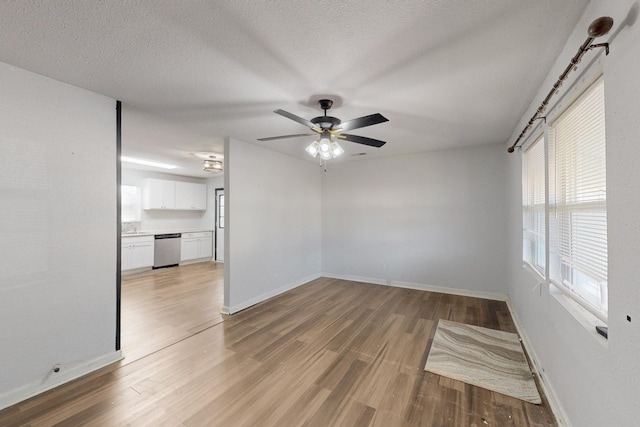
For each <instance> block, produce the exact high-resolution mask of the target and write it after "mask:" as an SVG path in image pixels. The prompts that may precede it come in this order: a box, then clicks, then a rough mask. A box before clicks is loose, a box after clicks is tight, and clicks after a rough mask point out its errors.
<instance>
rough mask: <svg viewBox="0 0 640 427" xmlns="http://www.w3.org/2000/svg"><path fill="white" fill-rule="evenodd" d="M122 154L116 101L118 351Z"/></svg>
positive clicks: (119, 117)
mask: <svg viewBox="0 0 640 427" xmlns="http://www.w3.org/2000/svg"><path fill="white" fill-rule="evenodd" d="M121 154H122V103H121V102H120V101H116V186H117V190H116V193H117V200H116V241H117V244H116V351H119V350H120V314H121V308H120V306H121V293H122V274H121V273H120V262H121V261H120V255H121V254H120V251H121V248H122V217H121V215H122V214H121V203H122V202H121V200H122V199H121V198H122V194H121V190H120V189H121V185H122V168H121V163H120V155H121Z"/></svg>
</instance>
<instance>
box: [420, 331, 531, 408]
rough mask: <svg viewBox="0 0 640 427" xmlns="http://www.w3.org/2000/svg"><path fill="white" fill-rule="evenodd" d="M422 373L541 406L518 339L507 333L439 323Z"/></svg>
mask: <svg viewBox="0 0 640 427" xmlns="http://www.w3.org/2000/svg"><path fill="white" fill-rule="evenodd" d="M424 370H425V371H429V372H433V373H434V374H438V375H443V376H445V377H449V378H453V379H454V380H458V381H464V382H465V383H468V384H472V385H476V386H478V387H482V388H486V389H488V390H492V391H495V392H498V393H502V394H506V395H507V396H512V397H516V398H518V399H521V400H524V401H526V402H531V403H535V404H540V403H542V401H541V400H540V395H539V394H538V389H537V388H536V383H535V381H534V380H533V376H532V375H531V370H530V369H529V365H528V363H527V359H526V358H525V356H524V352H523V351H522V345H521V344H520V340H519V339H518V335H516V334H512V333H510V332H503V331H497V330H495V329H487V328H481V327H479V326H472V325H465V324H464V323H457V322H450V321H448V320H440V321H439V322H438V328H437V329H436V334H435V336H434V338H433V343H432V344H431V350H429V356H428V357H427V364H426V365H425V367H424Z"/></svg>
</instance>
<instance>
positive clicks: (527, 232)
mask: <svg viewBox="0 0 640 427" xmlns="http://www.w3.org/2000/svg"><path fill="white" fill-rule="evenodd" d="M545 216H546V212H545V171H544V139H543V137H540V138H538V139H536V140H535V141H534V142H533V143H532V144H531V145H530V146H529V147H528V148H527V150H526V151H525V152H524V156H523V157H522V226H523V231H522V233H523V236H522V259H523V260H524V262H525V263H527V264H528V265H529V266H531V268H533V269H534V270H535V271H537V272H538V273H540V275H542V277H545V265H546V247H545V232H546V229H545Z"/></svg>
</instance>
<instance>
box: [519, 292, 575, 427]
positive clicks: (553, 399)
mask: <svg viewBox="0 0 640 427" xmlns="http://www.w3.org/2000/svg"><path fill="white" fill-rule="evenodd" d="M506 302H507V308H508V309H509V312H510V313H511V318H512V319H513V323H514V324H515V325H516V329H517V331H518V335H520V338H522V344H523V345H524V348H525V350H526V351H527V354H528V355H529V357H530V358H531V361H532V362H533V369H534V371H535V372H536V374H537V376H538V379H539V380H540V386H541V387H542V392H543V393H544V395H545V396H546V397H547V401H548V402H549V406H550V407H551V411H552V412H553V414H554V415H555V417H556V421H558V425H560V426H564V427H571V422H569V417H568V416H567V413H566V411H565V410H564V406H562V403H560V400H559V399H558V395H557V394H556V391H555V389H554V388H553V386H552V385H551V384H549V383H548V382H547V380H546V376H544V375H542V374H541V372H543V369H542V362H540V359H539V358H538V355H537V354H536V352H535V350H534V349H533V346H532V345H531V341H530V340H529V336H528V335H527V333H526V332H525V330H524V328H523V327H522V322H520V319H519V318H518V314H517V313H516V311H515V310H513V307H512V306H511V303H510V301H509V298H507V299H506Z"/></svg>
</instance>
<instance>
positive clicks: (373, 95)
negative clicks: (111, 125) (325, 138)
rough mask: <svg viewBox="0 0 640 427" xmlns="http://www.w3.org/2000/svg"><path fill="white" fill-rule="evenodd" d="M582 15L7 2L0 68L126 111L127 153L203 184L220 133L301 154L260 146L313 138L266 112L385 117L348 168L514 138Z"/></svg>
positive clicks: (317, 3)
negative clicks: (89, 94)
mask: <svg viewBox="0 0 640 427" xmlns="http://www.w3.org/2000/svg"><path fill="white" fill-rule="evenodd" d="M587 3H588V1H587V0H563V1H557V0H536V1H514V0H484V1H481V0H425V1H388V0H366V1H365V0H359V1H356V0H352V1H348V0H340V1H334V0H325V1H322V0H314V1H293V0H292V1H276V0H273V1H259V0H251V1H249V0H233V1H211V0H208V1H173V0H162V1H161V0H139V1H116V0H107V1H100V2H95V1H85V0H56V1H47V0H41V1H19V0H16V1H9V0H6V1H2V2H0V61H2V62H5V63H8V64H11V65H15V66H18V67H21V68H25V69H27V70H31V71H34V72H37V73H39V74H42V75H45V76H48V77H52V78H54V79H57V80H60V81H63V82H67V83H71V84H73V85H76V86H79V87H83V88H86V89H90V90H92V91H95V92H98V93H101V94H104V95H107V96H109V97H112V98H115V99H119V100H121V101H122V102H123V105H124V113H125V114H124V115H123V153H124V154H125V155H135V156H143V157H146V158H149V159H153V160H159V161H165V162H172V163H175V164H178V165H180V166H181V169H179V170H178V173H181V174H185V175H200V176H203V175H201V174H200V171H199V169H200V166H201V160H199V159H198V158H197V157H195V156H194V154H193V153H197V152H203V151H205V152H206V151H221V150H222V141H223V140H224V138H225V137H230V138H235V139H239V140H243V141H246V142H250V143H255V144H259V145H261V146H265V147H268V148H272V149H274V150H278V151H281V152H284V153H288V154H291V155H294V156H297V157H301V158H306V157H308V156H307V155H306V153H305V152H304V147H305V146H306V144H307V143H308V142H310V138H308V137H307V138H292V139H285V140H279V141H271V142H257V141H256V139H257V138H261V137H268V136H275V135H285V134H295V133H305V132H306V129H305V128H304V127H303V126H302V125H300V124H298V123H296V122H293V121H291V120H288V119H286V118H284V117H282V116H279V115H276V114H274V113H273V110H274V109H277V108H281V109H284V110H287V111H289V112H292V113H294V114H296V115H299V116H302V117H305V118H308V119H310V118H312V117H315V116H318V115H320V114H321V110H319V108H318V106H317V103H316V100H317V99H318V98H320V97H323V96H326V97H329V98H332V99H333V100H334V101H335V104H334V108H333V109H332V110H330V113H331V115H334V116H336V117H339V118H341V119H342V120H343V121H345V120H349V119H353V118H356V117H359V116H363V115H367V114H371V113H376V112H380V113H382V114H383V115H384V116H386V117H387V118H388V119H389V120H390V121H389V122H388V123H383V124H380V125H376V126H372V127H368V128H365V129H358V130H354V131H352V132H350V133H353V134H358V135H363V136H369V137H372V138H376V139H382V140H386V141H388V143H387V144H386V145H385V146H384V147H382V148H379V149H376V148H370V147H366V146H362V145H358V144H353V143H344V144H343V145H344V148H345V149H346V151H347V155H346V156H344V158H345V159H353V158H355V157H352V156H350V155H351V154H355V153H360V152H366V153H367V156H368V157H375V156H391V155H399V154H409V153H415V152H422V151H428V150H437V149H445V148H455V147H463V146H470V145H475V144H487V143H494V142H506V139H507V138H508V137H509V136H510V135H511V134H512V132H513V131H514V127H515V126H516V124H517V121H518V119H519V118H520V117H521V116H522V115H523V114H525V113H526V111H525V109H526V108H527V106H528V105H529V103H530V102H531V99H532V98H533V96H534V94H535V92H536V90H537V89H538V87H539V85H540V84H541V82H542V81H543V79H544V77H545V75H546V74H547V73H548V70H549V69H550V67H551V65H552V63H553V62H554V61H555V59H556V57H557V55H558V54H559V52H560V51H561V47H562V46H563V44H564V43H565V41H566V38H567V37H568V35H569V34H570V32H571V30H572V28H573V27H574V25H575V23H576V22H577V20H578V18H579V17H580V15H581V14H582V12H583V11H584V9H585V7H586V5H587ZM305 156H306V157H305ZM342 161H344V160H342Z"/></svg>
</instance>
